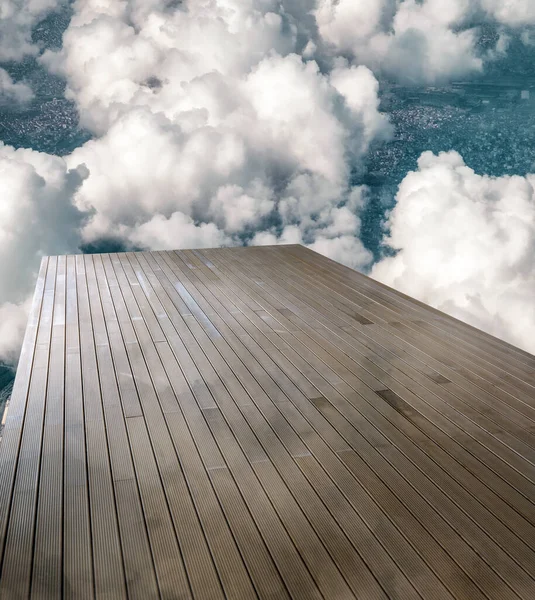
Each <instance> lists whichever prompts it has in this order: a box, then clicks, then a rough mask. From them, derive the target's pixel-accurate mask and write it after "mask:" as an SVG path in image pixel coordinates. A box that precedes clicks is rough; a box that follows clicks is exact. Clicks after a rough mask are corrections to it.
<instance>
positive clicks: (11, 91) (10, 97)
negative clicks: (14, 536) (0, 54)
mask: <svg viewBox="0 0 535 600" xmlns="http://www.w3.org/2000/svg"><path fill="white" fill-rule="evenodd" d="M33 97H34V94H33V92H32V90H31V88H30V87H29V86H27V85H26V84H25V83H21V82H17V83H15V82H14V81H13V79H12V78H11V76H10V75H9V73H8V72H7V71H6V70H5V69H0V106H2V105H4V104H11V103H13V102H15V103H17V104H18V103H25V102H29V101H30V100H31V99H32V98H33Z"/></svg>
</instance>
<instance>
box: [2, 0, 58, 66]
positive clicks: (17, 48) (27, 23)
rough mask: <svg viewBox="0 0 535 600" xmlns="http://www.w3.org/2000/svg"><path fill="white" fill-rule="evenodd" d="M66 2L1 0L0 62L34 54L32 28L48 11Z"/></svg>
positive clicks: (35, 51) (56, 8)
mask: <svg viewBox="0 0 535 600" xmlns="http://www.w3.org/2000/svg"><path fill="white" fill-rule="evenodd" d="M66 4H67V0H2V2H0V62H6V61H12V60H13V61H16V60H20V59H21V58H23V57H24V56H27V55H36V54H38V52H39V48H38V46H36V45H35V44H34V43H33V42H32V30H33V28H34V27H35V25H37V23H39V22H40V21H42V20H43V19H44V18H45V17H46V16H47V15H48V14H49V13H51V12H52V11H54V10H58V9H59V8H61V7H62V6H64V5H66Z"/></svg>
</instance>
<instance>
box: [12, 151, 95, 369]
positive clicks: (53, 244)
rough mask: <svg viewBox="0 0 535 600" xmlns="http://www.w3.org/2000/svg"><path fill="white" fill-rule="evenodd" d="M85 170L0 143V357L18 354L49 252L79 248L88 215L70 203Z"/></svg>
mask: <svg viewBox="0 0 535 600" xmlns="http://www.w3.org/2000/svg"><path fill="white" fill-rule="evenodd" d="M85 175H86V171H85V170H84V168H83V167H82V166H80V167H79V168H78V169H75V170H69V169H68V168H67V165H66V163H65V161H64V160H63V159H61V158H59V157H54V156H50V155H47V154H42V153H39V152H34V151H33V150H26V149H19V150H15V149H14V148H11V147H10V146H5V145H4V144H2V143H1V142H0V198H1V199H2V201H1V202H0V281H1V282H2V285H1V286H0V340H1V343H0V358H2V359H13V357H15V356H18V346H19V344H20V342H21V339H22V336H21V335H20V334H21V331H22V323H23V321H24V319H25V315H26V313H27V309H28V302H27V299H28V296H29V295H30V294H31V289H32V283H33V281H34V279H35V276H36V274H37V270H38V268H39V262H40V258H41V256H43V255H47V254H65V253H67V252H74V251H76V250H77V248H78V246H79V244H80V241H81V228H82V225H83V223H84V220H85V218H86V215H85V214H84V213H82V212H80V211H79V210H78V209H77V208H76V207H74V206H73V204H72V198H73V195H74V193H75V192H76V190H77V189H78V187H79V186H80V184H81V182H82V180H83V178H84V176H85Z"/></svg>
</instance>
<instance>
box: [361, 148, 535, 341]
mask: <svg viewBox="0 0 535 600" xmlns="http://www.w3.org/2000/svg"><path fill="white" fill-rule="evenodd" d="M388 225H389V228H390V235H389V237H387V238H386V240H385V242H386V243H387V244H388V245H389V246H390V247H391V248H393V249H394V250H396V251H397V254H396V255H395V256H393V257H389V258H385V259H383V260H382V261H381V262H379V263H378V264H376V265H375V267H374V269H373V271H372V276H373V277H375V278H377V279H379V280H380V281H383V282H384V283H386V284H388V285H391V286H393V287H395V288H397V289H399V290H401V291H403V292H405V293H407V294H409V295H411V296H414V297H416V298H419V299H420V300H422V301H424V302H427V303H429V304H431V305H433V306H435V307H436V308H439V309H440V310H443V311H445V312H448V313H450V314H452V315H453V316H455V317H458V318H460V319H462V320H464V321H467V322H469V323H471V324H473V325H475V326H476V327H480V328H482V329H485V330H486V331H489V332H490V333H492V334H494V335H496V336H498V337H501V338H503V339H507V340H509V341H510V342H512V343H513V344H516V345H518V346H521V347H523V348H525V349H527V350H528V351H530V352H532V353H535V305H534V303H533V298H535V175H528V176H527V177H501V178H493V177H488V176H482V175H478V174H476V173H474V171H473V170H472V169H470V168H468V167H467V166H466V165H465V163H464V161H463V159H462V158H461V156H460V155H459V154H457V153H456V152H450V153H443V154H440V155H439V156H435V155H433V154H432V153H430V152H428V153H425V154H423V155H422V156H421V158H420V160H419V163H418V171H415V172H413V173H409V175H407V177H406V178H405V180H404V181H403V182H402V184H401V186H400V188H399V193H398V196H397V204H396V207H395V208H394V209H393V211H392V213H391V215H390V219H389V222H388Z"/></svg>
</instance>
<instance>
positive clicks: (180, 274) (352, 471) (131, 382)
mask: <svg viewBox="0 0 535 600" xmlns="http://www.w3.org/2000/svg"><path fill="white" fill-rule="evenodd" d="M534 434H535V358H534V357H533V356H531V355H529V354H527V353H526V352H523V351H521V350H518V349H517V348H514V347H513V346H511V345H509V344H506V343H505V342H502V341H499V340H497V339H495V338H493V337H491V336H489V335H487V334H485V333H482V332H480V331H478V330H476V329H474V328H472V327H469V326H467V325H464V324H462V323H460V322H459V321H456V320H455V319H452V318H450V317H448V316H446V315H444V314H443V313H440V312H438V311H436V310H433V309H431V308H429V307H427V306H425V305H424V304H422V303H420V302H417V301H415V300H413V299H411V298H408V297H407V296H404V295H402V294H399V293H398V292H396V291H394V290H392V289H390V288H387V287H385V286H383V285H381V284H378V283H377V282H375V281H373V280H371V279H369V278H367V277H365V276H363V275H361V274H359V273H356V272H354V271H352V270H350V269H347V268H345V267H343V266H341V265H338V264H337V263H335V262H333V261H330V260H328V259H326V258H324V257H321V256H320V255H318V254H315V253H313V252H311V251H310V250H307V249H305V248H303V247H301V246H279V247H261V248H232V249H213V250H181V251H176V252H147V253H125V254H110V255H107V254H104V255H93V256H90V255H85V256H68V257H51V258H45V259H43V262H42V265H41V270H40V273H39V277H38V281H37V286H36V291H35V299H34V303H33V308H32V312H31V315H30V319H29V323H28V328H27V332H26V337H25V341H24V346H23V350H22V354H21V359H20V365H19V369H18V373H17V379H16V382H15V387H14V391H13V396H12V400H11V404H10V407H9V411H8V413H7V419H6V425H5V429H4V432H3V438H2V441H1V442H0V552H1V555H0V561H1V563H0V564H1V571H0V598H2V600H3V599H11V598H14V599H15V598H24V599H26V598H39V599H44V600H48V599H52V598H73V599H77V598H99V599H100V598H109V599H116V598H139V599H140V600H144V599H147V600H150V599H152V598H162V599H185V598H195V599H200V600H204V599H206V600H208V599H210V600H211V599H214V600H215V599H222V598H230V599H237V600H240V599H243V600H250V599H252V598H256V597H258V598H277V599H278V598H300V599H303V600H308V599H313V598H318V599H319V598H326V599H346V598H362V599H380V598H382V599H387V598H390V599H405V600H409V599H413V598H414V599H417V598H423V599H424V600H427V599H431V598H432V599H450V600H451V599H453V598H462V599H467V600H477V599H482V600H483V599H495V600H507V599H511V600H513V599H518V598H522V599H524V600H533V598H535V504H534V501H535V435H534Z"/></svg>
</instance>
